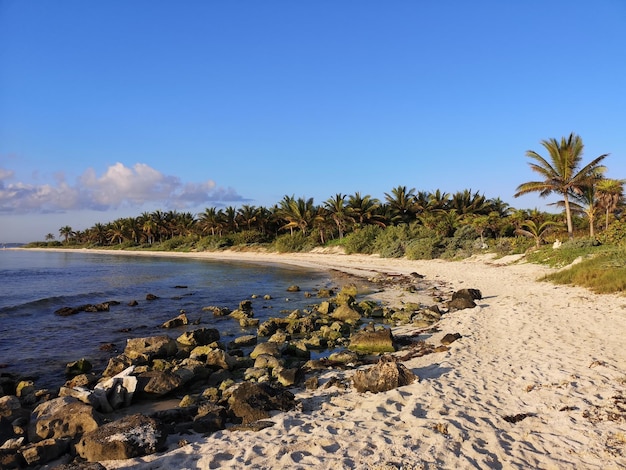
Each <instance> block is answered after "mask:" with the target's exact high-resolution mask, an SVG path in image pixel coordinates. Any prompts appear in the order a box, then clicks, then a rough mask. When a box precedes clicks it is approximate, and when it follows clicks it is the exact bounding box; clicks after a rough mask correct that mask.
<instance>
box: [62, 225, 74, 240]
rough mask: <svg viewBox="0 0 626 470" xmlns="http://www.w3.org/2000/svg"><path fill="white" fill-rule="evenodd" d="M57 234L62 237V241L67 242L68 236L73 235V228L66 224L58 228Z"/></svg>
mask: <svg viewBox="0 0 626 470" xmlns="http://www.w3.org/2000/svg"><path fill="white" fill-rule="evenodd" d="M59 234H60V235H61V236H62V237H63V242H64V243H67V241H68V240H69V238H70V237H71V236H73V235H74V230H72V227H70V226H69V225H66V226H64V227H61V228H60V229H59Z"/></svg>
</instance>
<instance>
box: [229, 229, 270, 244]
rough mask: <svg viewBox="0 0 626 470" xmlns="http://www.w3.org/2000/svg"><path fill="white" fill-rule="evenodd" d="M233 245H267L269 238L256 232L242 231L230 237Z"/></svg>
mask: <svg viewBox="0 0 626 470" xmlns="http://www.w3.org/2000/svg"><path fill="white" fill-rule="evenodd" d="M231 240H232V244H233V245H253V244H256V243H267V242H269V237H268V236H267V235H264V234H263V233H261V232H259V231H258V230H244V231H242V232H237V233H233V234H232V235H231Z"/></svg>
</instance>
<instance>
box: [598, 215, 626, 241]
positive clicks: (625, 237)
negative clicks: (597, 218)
mask: <svg viewBox="0 0 626 470" xmlns="http://www.w3.org/2000/svg"><path fill="white" fill-rule="evenodd" d="M598 240H599V241H600V242H601V243H603V244H607V245H608V244H611V245H618V246H624V245H626V221H623V220H616V221H614V222H612V223H611V224H609V226H608V227H607V229H606V230H603V231H602V232H601V233H600V235H599V236H598Z"/></svg>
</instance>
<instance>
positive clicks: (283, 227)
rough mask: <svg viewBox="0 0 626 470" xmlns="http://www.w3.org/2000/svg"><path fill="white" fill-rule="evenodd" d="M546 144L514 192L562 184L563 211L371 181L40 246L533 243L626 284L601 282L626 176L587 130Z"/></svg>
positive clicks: (117, 225) (609, 262)
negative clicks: (376, 189)
mask: <svg viewBox="0 0 626 470" xmlns="http://www.w3.org/2000/svg"><path fill="white" fill-rule="evenodd" d="M541 145H542V146H543V147H544V149H545V150H546V151H547V152H548V157H543V156H541V155H540V154H539V153H537V152H535V151H532V150H529V151H527V152H526V156H527V157H528V158H530V159H531V163H530V167H531V169H532V170H533V171H534V172H536V173H538V174H539V175H540V176H541V178H540V179H539V180H537V181H530V182H526V183H522V184H520V185H519V186H518V188H517V192H516V194H515V197H519V196H522V195H524V194H528V193H531V192H538V193H539V194H540V196H541V197H546V196H548V195H551V194H553V193H556V194H558V195H560V197H561V200H559V201H557V202H555V203H553V204H552V205H554V206H555V207H557V208H560V209H563V212H562V213H549V212H545V211H539V210H538V209H533V210H527V209H515V208H513V207H511V206H510V205H509V204H507V203H505V202H504V201H502V200H501V199H500V198H487V197H486V196H485V195H483V194H482V193H480V192H479V191H474V190H471V189H465V190H462V191H458V192H455V193H447V192H443V191H441V190H439V189H437V190H435V191H432V192H429V191H418V190H416V189H415V188H409V187H407V186H397V187H395V188H392V189H391V190H390V191H389V192H388V193H385V194H384V199H383V200H379V199H377V198H374V197H372V196H371V195H369V194H364V193H361V192H356V193H354V194H351V195H348V194H343V193H336V194H334V195H333V196H331V197H329V198H328V199H327V200H325V201H323V202H322V203H321V204H316V203H315V201H314V199H313V198H307V197H296V196H295V195H291V196H289V195H285V196H284V197H283V198H282V199H281V200H280V201H279V202H278V203H276V204H274V205H273V206H271V207H262V206H261V207H258V206H254V205H248V204H243V205H242V206H240V207H235V206H227V207H208V208H206V209H205V210H204V211H203V212H201V213H199V214H192V213H190V212H178V211H161V210H157V211H154V212H144V213H142V214H140V215H138V216H137V217H125V218H119V219H116V220H114V221H112V222H108V223H97V224H95V225H94V226H93V227H90V228H88V229H86V230H83V231H74V230H72V228H71V227H70V226H67V225H65V226H63V227H61V228H60V229H59V236H60V238H61V241H57V240H55V236H54V235H53V234H51V233H50V234H48V235H46V241H43V242H34V243H31V244H30V245H29V246H58V247H72V248H76V247H85V248H100V249H102V248H105V249H124V250H155V251H163V250H165V251H183V252H185V251H208V250H220V249H226V248H229V249H239V250H251V249H262V250H267V251H276V252H305V251H310V250H312V249H315V248H320V247H324V248H327V249H332V248H334V249H341V250H343V251H345V252H346V253H348V254H351V253H363V254H378V255H380V256H381V257H388V258H398V257H406V258H408V259H433V258H443V259H461V258H466V257H469V256H471V255H473V254H477V253H484V252H493V253H496V254H497V255H498V256H505V255H511V254H526V256H527V259H529V260H532V261H534V262H543V263H551V264H553V265H556V264H560V263H563V264H564V265H565V264H569V263H571V262H572V261H573V260H574V259H581V260H583V261H582V262H581V263H578V264H577V265H576V268H575V269H572V270H571V272H570V273H569V277H568V276H567V275H565V274H560V276H561V277H559V278H558V280H559V281H560V282H572V283H576V284H583V285H586V286H588V287H591V288H593V289H609V290H613V291H615V290H619V291H622V290H624V289H623V287H619V286H621V285H622V284H626V283H620V281H619V280H617V281H614V282H610V283H609V282H606V280H605V281H598V279H601V278H604V275H608V272H607V271H612V272H613V274H614V275H615V276H616V277H617V279H621V278H624V280H626V272H622V271H623V270H624V268H623V266H624V263H623V262H622V261H624V260H626V255H624V253H626V235H624V234H625V233H626V230H625V229H626V220H623V217H622V214H623V212H624V207H625V206H626V203H625V199H624V180H616V179H609V178H606V177H605V173H606V167H605V166H603V165H601V162H602V161H603V160H604V159H605V158H606V157H607V155H608V154H603V155H600V156H598V157H596V158H594V159H593V160H592V161H591V162H589V163H587V164H585V165H583V162H582V155H583V148H584V146H583V143H582V139H581V138H580V137H579V136H578V135H576V134H573V133H572V134H570V135H569V136H568V137H567V138H566V137H563V138H562V139H560V140H557V139H549V140H543V141H542V142H541ZM562 240H566V241H565V242H563V243H561V241H562ZM553 246H558V247H559V249H558V250H556V249H554V248H553ZM566 260H569V263H565V261H566ZM602 260H603V261H602ZM591 263H593V266H602V268H599V269H600V270H601V271H602V270H603V271H604V275H603V276H599V275H597V274H592V273H593V272H595V271H594V269H595V268H592V264H591ZM576 272H579V273H582V274H579V275H575V273H576ZM555 280H557V279H556V278H555ZM596 281H597V284H598V285H597V286H596V285H594V284H595V283H596ZM600 284H602V285H600ZM609 286H613V287H609Z"/></svg>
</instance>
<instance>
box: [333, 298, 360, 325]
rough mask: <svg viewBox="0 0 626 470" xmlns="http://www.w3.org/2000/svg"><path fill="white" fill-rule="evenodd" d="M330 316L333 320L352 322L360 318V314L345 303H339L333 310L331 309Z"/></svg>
mask: <svg viewBox="0 0 626 470" xmlns="http://www.w3.org/2000/svg"><path fill="white" fill-rule="evenodd" d="M330 317H331V318H333V319H335V320H339V321H343V322H346V323H352V324H354V323H356V322H358V321H359V320H361V314H360V313H359V312H357V311H356V310H355V309H353V308H352V307H350V306H349V305H348V304H347V303H344V304H341V305H339V306H338V307H337V308H336V309H335V310H333V312H332V313H331V314H330Z"/></svg>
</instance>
